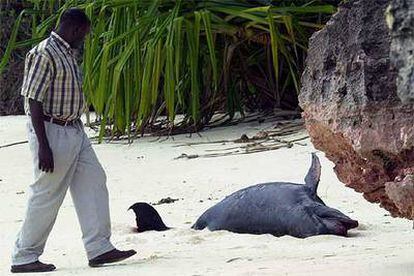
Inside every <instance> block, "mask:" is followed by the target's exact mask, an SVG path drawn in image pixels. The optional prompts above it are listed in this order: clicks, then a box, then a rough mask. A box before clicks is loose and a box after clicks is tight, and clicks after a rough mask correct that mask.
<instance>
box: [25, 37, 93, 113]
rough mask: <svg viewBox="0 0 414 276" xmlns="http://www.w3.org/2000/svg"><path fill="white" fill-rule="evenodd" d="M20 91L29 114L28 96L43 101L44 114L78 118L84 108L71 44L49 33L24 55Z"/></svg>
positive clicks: (79, 73)
mask: <svg viewBox="0 0 414 276" xmlns="http://www.w3.org/2000/svg"><path fill="white" fill-rule="evenodd" d="M21 95H23V96H24V97H25V111H26V114H29V104H28V102H29V99H33V100H36V101H39V102H42V103H43V112H44V114H45V115H48V116H50V117H53V118H56V119H60V120H65V121H66V120H67V121H70V120H75V119H78V118H79V117H80V116H81V115H82V113H83V112H84V110H85V99H84V95H83V92H82V73H81V71H80V69H79V67H78V65H77V62H76V60H75V56H74V54H73V52H72V49H71V47H70V45H69V44H68V43H67V42H66V41H65V40H63V39H62V38H61V37H60V36H59V35H58V34H56V33H55V32H52V34H51V35H50V36H49V37H48V38H47V39H45V40H43V41H42V42H40V43H39V44H38V45H37V46H36V47H34V48H33V49H32V50H30V51H29V53H28V54H27V55H26V60H25V68H24V79H23V86H22V91H21Z"/></svg>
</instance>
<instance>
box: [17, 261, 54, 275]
mask: <svg viewBox="0 0 414 276" xmlns="http://www.w3.org/2000/svg"><path fill="white" fill-rule="evenodd" d="M55 269H56V267H55V266H54V265H52V264H44V263H41V262H39V261H36V262H33V263H30V264H23V265H12V266H11V269H10V271H11V272H12V273H30V272H48V271H53V270H55Z"/></svg>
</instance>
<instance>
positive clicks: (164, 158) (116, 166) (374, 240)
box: [0, 116, 414, 275]
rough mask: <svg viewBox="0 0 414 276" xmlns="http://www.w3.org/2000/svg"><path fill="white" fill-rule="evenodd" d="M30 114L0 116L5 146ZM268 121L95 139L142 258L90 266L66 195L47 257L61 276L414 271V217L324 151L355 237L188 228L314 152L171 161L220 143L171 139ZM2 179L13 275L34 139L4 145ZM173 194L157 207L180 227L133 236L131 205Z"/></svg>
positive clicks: (0, 258) (326, 196) (297, 149)
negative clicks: (348, 178)
mask: <svg viewBox="0 0 414 276" xmlns="http://www.w3.org/2000/svg"><path fill="white" fill-rule="evenodd" d="M25 120H26V118H25V117H23V116H17V117H0V145H3V144H6V143H10V142H15V141H20V140H25V139H26V134H25ZM269 126H270V125H269V123H265V124H262V125H257V124H255V123H253V124H243V125H239V126H234V127H228V128H217V129H213V130H210V131H206V132H203V133H202V136H203V137H201V138H200V137H198V136H197V135H195V136H193V138H191V139H189V138H188V137H187V136H186V135H180V136H176V137H174V140H171V139H170V140H168V141H164V142H152V141H153V140H154V138H144V139H139V140H137V141H136V142H135V143H133V144H132V145H122V144H101V145H96V146H95V149H96V152H97V154H98V156H99V158H100V160H101V162H102V164H103V166H104V167H105V169H106V172H107V175H108V188H109V190H110V204H111V217H112V228H113V241H114V243H115V244H116V245H117V246H118V247H119V248H121V249H129V248H133V249H136V250H137V251H138V252H139V254H138V255H137V256H135V257H133V258H131V259H130V260H127V261H125V262H124V263H121V264H118V265H114V266H109V267H105V268H100V269H91V268H89V267H88V266H87V260H86V257H85V253H84V251H83V246H82V243H81V233H80V229H79V225H78V222H77V219H76V215H75V210H74V207H73V204H72V201H71V199H70V196H69V194H68V197H67V198H66V200H65V202H64V204H63V206H62V208H61V211H60V213H59V217H58V220H57V222H56V225H55V227H54V229H53V231H52V233H51V236H50V239H49V241H48V244H47V246H46V251H45V254H44V255H43V256H42V260H44V261H48V262H53V263H54V264H55V265H56V266H57V267H58V271H57V272H56V275H63V274H81V275H95V274H98V273H99V275H414V232H413V230H412V222H410V221H407V220H403V219H394V218H391V217H390V216H388V215H387V212H386V211H384V210H383V209H381V208H379V207H378V206H377V205H375V204H370V203H368V202H366V201H365V200H364V199H363V198H362V196H361V195H360V194H358V193H356V192H354V191H353V190H351V189H349V188H346V187H345V186H344V185H343V184H342V183H340V182H339V181H338V180H337V178H336V176H335V174H334V172H333V170H332V166H333V165H332V163H331V162H329V161H328V160H327V159H326V158H325V157H324V155H323V153H319V157H320V158H321V162H322V179H321V183H320V185H319V195H320V197H321V198H322V199H323V200H324V201H325V202H326V203H327V205H329V206H331V207H334V208H337V209H339V210H341V211H342V212H344V213H345V214H348V215H349V216H351V217H352V218H354V219H357V220H359V222H360V225H361V226H360V227H359V228H358V229H355V230H352V231H351V233H350V234H351V237H349V238H342V237H336V236H317V237H312V238H308V239H304V240H303V239H296V238H292V237H282V238H276V237H273V236H271V235H261V236H255V235H238V234H233V233H229V232H226V231H219V232H209V231H201V232H199V231H193V230H190V226H191V224H192V223H193V222H194V221H195V220H196V219H197V217H198V216H199V215H201V214H202V212H203V211H204V210H206V209H207V208H208V207H210V206H212V205H213V204H215V203H216V202H217V201H219V200H221V199H222V198H223V197H224V196H225V195H227V194H229V193H231V192H233V191H236V190H238V189H240V188H243V187H246V186H250V185H252V184H256V183H260V182H266V181H277V180H284V181H295V182H300V183H301V182H302V179H303V177H304V175H305V173H306V171H307V169H308V166H309V162H310V152H312V151H314V149H313V147H312V146H311V145H310V143H309V141H308V140H305V143H306V144H307V145H306V146H300V145H297V146H294V147H293V148H291V149H280V150H276V151H269V152H262V153H256V154H249V155H239V156H230V157H218V158H198V159H191V160H185V159H180V160H173V158H174V157H177V156H179V155H180V154H182V153H187V154H203V153H206V152H205V150H206V149H211V148H214V147H215V146H212V145H202V146H192V147H181V148H180V147H178V148H177V147H173V145H177V144H181V143H186V142H193V141H208V140H218V139H236V138H239V137H240V135H241V134H243V133H247V134H248V135H251V134H255V133H256V132H257V131H258V130H259V129H262V128H264V127H269ZM0 179H1V180H2V181H0V195H1V197H0V212H1V216H0V229H1V230H0V231H1V232H0V233H1V236H0V248H1V250H0V275H7V274H8V270H9V266H10V263H9V255H10V251H11V248H12V244H13V242H14V238H15V235H16V233H17V231H18V229H19V227H20V224H21V221H22V219H23V215H24V209H25V205H26V200H27V198H26V196H27V187H28V185H29V183H30V182H31V179H32V164H31V158H30V152H29V149H28V145H27V144H24V145H17V146H13V147H9V148H2V149H0ZM25 191H26V192H25ZM23 192H25V193H23ZM168 196H170V197H172V198H180V200H179V201H177V202H175V203H173V204H164V205H160V206H156V208H157V210H158V211H159V212H160V214H161V216H162V217H163V219H164V221H165V223H166V224H167V225H168V226H171V227H174V229H172V230H170V231H166V232H148V233H142V234H137V233H133V232H132V231H131V229H132V227H133V226H134V223H135V221H134V215H133V213H132V212H131V211H129V212H127V208H128V207H129V206H130V205H131V204H132V203H134V202H137V201H146V202H156V201H158V200H160V199H161V198H165V197H168ZM209 197H210V198H212V200H208V198H209ZM200 200H203V202H200Z"/></svg>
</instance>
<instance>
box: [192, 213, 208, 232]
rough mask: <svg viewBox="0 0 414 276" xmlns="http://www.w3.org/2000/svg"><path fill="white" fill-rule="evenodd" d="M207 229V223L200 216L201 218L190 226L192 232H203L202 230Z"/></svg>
mask: <svg viewBox="0 0 414 276" xmlns="http://www.w3.org/2000/svg"><path fill="white" fill-rule="evenodd" d="M206 227H207V221H206V219H205V216H204V215H201V217H199V218H198V219H197V221H196V223H194V224H193V226H191V229H194V230H203V229H204V228H206Z"/></svg>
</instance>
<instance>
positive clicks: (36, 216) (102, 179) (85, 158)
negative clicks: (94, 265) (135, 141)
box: [12, 118, 114, 265]
mask: <svg viewBox="0 0 414 276" xmlns="http://www.w3.org/2000/svg"><path fill="white" fill-rule="evenodd" d="M45 129H46V135H47V138H48V141H49V145H50V148H51V150H52V152H53V158H54V172H53V173H45V172H42V171H40V170H39V166H38V163H39V159H38V149H39V144H38V141H37V137H36V134H35V132H34V129H33V126H32V124H31V121H30V118H29V121H28V124H27V131H28V138H29V145H30V150H31V152H32V155H33V165H34V183H33V184H32V185H30V197H29V201H28V205H27V209H26V215H25V219H24V222H23V225H22V228H21V230H20V232H19V234H18V237H17V240H16V243H15V247H14V251H13V254H12V264H13V265H21V264H27V263H31V262H35V261H37V260H38V258H39V256H40V255H41V254H42V253H43V250H44V247H45V244H46V240H47V238H48V236H49V233H50V231H51V230H52V227H53V225H54V223H55V220H56V216H57V214H58V211H59V208H60V206H61V204H62V202H63V199H64V198H65V195H66V191H67V190H68V188H69V189H70V192H71V196H72V199H73V203H74V206H75V209H76V213H77V215H78V219H79V223H80V226H81V230H82V234H83V235H82V239H83V243H84V246H85V249H86V253H87V257H88V259H92V258H94V257H96V256H98V255H101V254H103V253H105V252H108V251H110V250H112V249H114V246H113V245H112V244H111V242H110V236H111V222H110V217H109V202H108V190H107V188H106V175H105V171H104V170H103V168H102V166H101V164H100V163H99V161H98V159H97V157H96V154H95V152H94V150H93V149H92V145H91V143H90V141H89V138H88V137H87V135H86V134H85V132H84V130H83V126H82V124H81V123H80V122H79V123H77V124H75V125H73V126H59V125H56V124H52V123H49V122H45Z"/></svg>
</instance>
